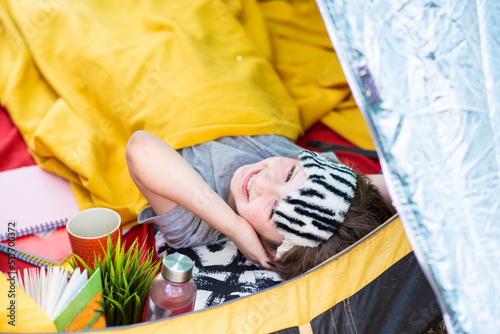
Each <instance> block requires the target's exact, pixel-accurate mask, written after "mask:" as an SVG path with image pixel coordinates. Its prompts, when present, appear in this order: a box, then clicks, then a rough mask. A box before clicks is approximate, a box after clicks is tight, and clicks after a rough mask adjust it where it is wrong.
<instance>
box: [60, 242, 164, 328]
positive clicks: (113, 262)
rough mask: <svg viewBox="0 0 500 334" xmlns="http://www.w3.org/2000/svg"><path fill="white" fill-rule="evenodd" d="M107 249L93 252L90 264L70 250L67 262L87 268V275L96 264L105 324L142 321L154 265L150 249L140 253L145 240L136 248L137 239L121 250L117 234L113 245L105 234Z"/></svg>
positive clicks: (92, 272) (73, 265)
mask: <svg viewBox="0 0 500 334" xmlns="http://www.w3.org/2000/svg"><path fill="white" fill-rule="evenodd" d="M107 246H108V248H107V250H105V254H104V256H103V257H102V258H101V257H99V256H98V255H97V254H94V266H93V268H90V267H89V266H88V265H87V264H86V263H85V261H84V260H83V259H82V258H80V257H79V256H78V255H76V254H73V255H72V257H73V258H72V259H70V261H69V262H70V264H71V266H72V267H73V268H76V267H77V261H78V262H80V263H81V264H82V266H83V267H84V268H85V269H87V272H88V273H89V276H92V275H93V274H94V271H95V270H96V269H97V268H100V270H101V271H100V272H101V279H102V296H103V299H102V305H103V313H104V316H105V318H106V325H107V326H120V325H129V324H135V323H139V322H141V321H142V315H143V312H144V307H145V306H146V302H147V296H148V292H149V290H150V288H151V285H152V283H153V280H154V278H155V276H156V272H157V269H158V261H154V260H153V256H154V253H153V252H154V249H153V248H149V249H148V251H147V252H146V253H145V254H144V255H143V256H141V254H142V253H143V250H144V246H145V243H143V244H142V246H141V247H140V248H139V242H138V239H135V240H134V242H133V243H132V245H131V246H130V247H129V249H128V250H127V252H125V245H124V244H123V245H122V244H121V240H120V237H118V241H117V243H116V246H114V245H113V242H112V240H111V236H110V235H109V234H108V240H107Z"/></svg>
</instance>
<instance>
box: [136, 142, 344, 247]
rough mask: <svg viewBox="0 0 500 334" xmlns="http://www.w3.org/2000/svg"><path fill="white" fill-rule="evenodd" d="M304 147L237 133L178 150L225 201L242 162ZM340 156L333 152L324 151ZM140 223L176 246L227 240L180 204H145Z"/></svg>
mask: <svg viewBox="0 0 500 334" xmlns="http://www.w3.org/2000/svg"><path fill="white" fill-rule="evenodd" d="M301 150H303V148H301V147H300V146H297V145H296V144H295V143H294V142H293V141H291V140H290V139H288V138H286V137H283V136H278V135H267V136H251V137H250V136H237V137H222V138H219V139H217V140H213V141H210V142H206V143H202V144H199V145H195V146H190V147H186V148H183V149H181V150H179V153H181V154H182V156H183V157H184V159H186V161H187V162H188V163H189V164H190V165H191V166H193V168H194V169H195V170H196V171H197V172H198V173H199V174H200V175H201V176H202V178H203V179H204V180H205V182H207V184H208V185H209V186H210V187H212V189H214V190H215V192H216V193H217V194H218V195H219V196H221V197H222V198H223V199H224V200H225V201H226V202H227V199H228V197H229V192H230V183H231V178H232V177H233V174H234V172H235V171H236V170H237V169H238V168H239V167H241V166H243V165H247V164H254V163H257V162H259V161H261V160H264V159H267V158H270V157H275V156H283V157H293V156H297V155H298V153H299V152H300V151H301ZM324 155H325V156H327V157H329V158H331V159H335V160H336V159H337V158H336V156H335V154H334V153H324ZM138 222H139V223H154V224H156V225H157V226H158V228H159V230H160V231H161V233H162V234H163V235H164V236H165V239H166V241H167V244H168V245H169V246H170V247H173V248H184V247H193V246H200V245H203V244H209V243H216V242H220V241H225V240H228V238H227V237H226V236H224V235H223V234H222V233H220V232H219V231H217V230H216V229H214V228H212V227H211V226H210V225H208V224H207V223H205V222H204V221H203V220H201V219H200V218H198V217H197V216H195V215H194V214H192V213H191V212H190V211H188V210H186V209H185V208H183V207H182V206H180V205H177V206H176V207H175V208H174V209H172V210H170V211H169V212H167V213H165V214H163V215H161V216H157V215H156V213H155V212H154V210H153V209H152V208H151V206H147V207H146V208H144V209H143V210H142V211H141V212H140V214H139V217H138Z"/></svg>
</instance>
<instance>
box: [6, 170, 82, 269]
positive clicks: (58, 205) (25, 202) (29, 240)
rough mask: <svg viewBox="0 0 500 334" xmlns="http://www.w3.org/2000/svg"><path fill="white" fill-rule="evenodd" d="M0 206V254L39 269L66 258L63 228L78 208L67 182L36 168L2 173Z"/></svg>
mask: <svg viewBox="0 0 500 334" xmlns="http://www.w3.org/2000/svg"><path fill="white" fill-rule="evenodd" d="M0 203H2V209H1V210H0V226H1V228H2V230H0V251H3V252H5V253H7V254H11V255H12V256H16V257H17V258H19V259H22V260H25V261H26V262H29V263H31V264H35V265H39V266H41V265H43V264H48V265H50V264H56V265H58V264H60V263H62V261H63V260H64V257H65V256H67V255H69V253H70V251H71V248H70V246H69V238H68V237H67V234H66V231H65V228H64V226H65V225H66V222H67V220H68V219H69V218H70V217H71V216H72V215H74V214H75V213H77V212H79V208H78V204H77V203H76V199H75V196H74V194H73V191H72V190H71V187H70V185H69V182H68V181H67V180H65V179H63V178H62V177H60V176H58V175H55V174H53V173H49V172H46V171H44V170H42V169H41V168H40V167H39V166H29V167H22V168H18V169H13V170H9V171H5V172H1V173H0Z"/></svg>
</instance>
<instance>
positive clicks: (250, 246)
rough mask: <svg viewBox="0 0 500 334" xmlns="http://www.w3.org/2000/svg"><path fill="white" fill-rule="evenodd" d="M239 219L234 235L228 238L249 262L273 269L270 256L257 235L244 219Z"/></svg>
mask: <svg viewBox="0 0 500 334" xmlns="http://www.w3.org/2000/svg"><path fill="white" fill-rule="evenodd" d="M237 217H238V223H237V226H236V228H235V229H234V233H233V235H230V236H229V235H228V237H229V238H230V239H231V240H232V241H233V242H234V244H235V245H236V247H238V249H239V250H240V252H241V253H243V255H244V256H245V257H246V258H247V259H248V260H250V261H253V262H257V263H260V265H261V266H263V267H264V268H266V269H271V265H270V264H269V260H270V259H269V256H268V255H267V252H266V250H265V248H264V246H263V245H262V243H261V242H260V239H259V237H258V236H257V233H256V232H255V230H254V229H253V227H252V226H251V225H250V223H248V222H247V221H246V220H245V219H244V218H242V217H240V216H237Z"/></svg>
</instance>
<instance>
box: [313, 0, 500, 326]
mask: <svg viewBox="0 0 500 334" xmlns="http://www.w3.org/2000/svg"><path fill="white" fill-rule="evenodd" d="M318 6H319V8H320V11H321V13H322V15H323V18H324V21H325V23H326V26H327V29H328V31H329V34H330V37H331V39H332V42H333V45H334V47H335V49H336V51H337V53H338V56H339V59H340V61H341V64H342V66H343V69H344V72H345V74H346V77H347V79H348V82H349V84H350V86H351V89H352V91H353V94H354V96H355V98H356V101H357V103H358V105H359V107H360V109H361V110H362V113H363V115H364V117H365V120H366V121H367V123H368V126H369V128H370V131H371V133H372V136H373V138H374V141H375V143H376V146H377V150H378V152H379V155H380V158H381V161H382V166H383V171H384V174H385V177H386V180H387V182H388V184H389V190H390V193H391V196H392V197H393V200H394V203H395V205H396V207H397V209H398V211H399V213H400V215H401V217H402V220H403V224H404V227H405V231H406V234H407V236H408V238H409V240H410V242H411V245H412V247H413V248H414V251H415V254H416V256H417V258H418V260H419V263H420V265H421V267H422V269H423V271H424V273H425V274H426V276H427V278H428V280H429V282H430V284H431V286H432V287H433V289H434V291H435V293H436V296H437V298H438V300H439V302H440V306H441V309H442V312H443V316H444V319H445V322H446V326H447V329H448V332H449V333H498V332H500V269H499V268H500V184H499V183H500V182H499V177H500V62H498V60H497V59H496V58H497V57H498V56H499V55H500V22H499V20H500V2H499V1H497V0H484V1H479V0H476V1H474V0H465V1H464V0H447V1H446V0H442V1H439V0H436V1H432V0H419V1H404V0H372V1H365V0H345V1H344V0H318Z"/></svg>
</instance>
